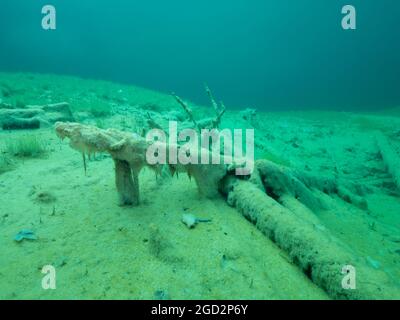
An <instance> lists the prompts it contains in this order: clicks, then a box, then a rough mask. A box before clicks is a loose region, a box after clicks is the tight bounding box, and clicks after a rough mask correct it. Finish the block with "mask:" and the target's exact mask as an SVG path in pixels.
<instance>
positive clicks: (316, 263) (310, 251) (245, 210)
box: [223, 177, 400, 299]
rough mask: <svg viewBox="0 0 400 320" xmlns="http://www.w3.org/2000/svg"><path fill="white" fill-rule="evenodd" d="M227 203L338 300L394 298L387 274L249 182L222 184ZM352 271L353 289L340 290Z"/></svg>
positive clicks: (396, 293) (399, 293)
mask: <svg viewBox="0 0 400 320" xmlns="http://www.w3.org/2000/svg"><path fill="white" fill-rule="evenodd" d="M223 186H224V187H223V191H224V192H225V193H226V194H227V197H228V203H229V204H230V205H233V206H235V207H236V208H237V209H238V210H239V211H240V212H241V213H242V214H243V216H244V217H245V218H246V219H248V220H249V221H251V222H252V223H253V224H254V225H255V226H256V227H257V228H258V229H259V230H260V231H262V232H263V233H264V234H265V235H266V236H268V237H269V238H270V239H271V240H272V241H274V242H275V243H276V244H277V245H278V246H279V247H280V248H282V249H283V250H285V251H286V252H287V253H288V254H289V256H290V257H291V259H292V260H293V262H294V263H296V264H297V265H298V266H299V267H300V268H301V269H302V270H303V272H304V273H305V274H306V275H307V276H308V277H309V278H310V279H311V280H312V281H313V282H315V283H316V284H317V285H319V286H320V287H321V288H323V289H324V290H325V291H326V292H327V293H328V294H329V295H330V296H331V297H333V298H336V299H394V298H400V289H399V287H396V286H395V285H394V284H393V283H392V279H390V278H389V277H388V276H387V274H386V273H385V272H383V271H380V270H375V269H372V268H371V267H369V266H367V265H366V263H365V262H364V261H362V260H361V259H360V258H358V257H357V256H356V255H355V254H353V253H352V252H351V251H350V249H348V246H346V245H344V244H342V243H341V242H340V241H339V240H338V239H335V238H334V237H332V236H330V235H329V233H327V232H323V231H321V230H319V228H317V226H315V225H314V224H313V223H310V222H307V221H304V220H302V219H300V218H299V217H298V216H297V215H295V214H293V212H291V211H290V210H288V209H286V208H285V207H283V206H282V205H280V204H279V203H278V202H276V201H275V200H274V199H272V198H271V197H269V196H267V195H266V194H265V193H264V192H263V191H262V190H261V189H260V188H259V187H257V186H256V185H255V184H253V183H251V182H249V181H243V180H238V179H236V178H233V177H227V178H226V179H225V182H224V185H223ZM349 265H350V266H353V267H354V268H355V272H356V273H355V275H356V280H355V283H356V288H355V289H345V288H343V286H342V282H343V279H344V277H345V275H344V274H343V273H342V270H343V268H345V267H346V266H349Z"/></svg>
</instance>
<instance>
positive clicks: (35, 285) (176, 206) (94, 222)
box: [0, 74, 400, 299]
mask: <svg viewBox="0 0 400 320" xmlns="http://www.w3.org/2000/svg"><path fill="white" fill-rule="evenodd" d="M0 89H1V90H2V91H1V94H2V95H3V97H2V98H1V97H0V99H2V100H4V101H5V102H7V103H12V104H14V105H24V104H43V103H50V102H60V101H67V102H69V103H70V105H71V108H72V109H73V111H74V115H75V116H76V118H77V120H79V121H81V122H84V123H90V124H95V125H98V126H101V127H113V128H118V129H123V130H132V131H135V130H136V129H137V127H140V125H141V123H138V119H137V117H135V114H137V112H138V111H140V110H148V111H149V112H151V113H152V114H153V116H154V117H156V120H158V121H161V122H162V121H164V122H165V119H163V117H162V116H161V115H165V114H169V113H171V112H178V113H179V112H181V111H182V110H180V108H179V106H177V105H176V103H175V102H174V101H173V99H172V98H171V97H170V96H169V95H165V94H162V93H157V92H153V91H150V90H146V89H142V88H137V87H132V86H121V85H118V84H113V83H107V82H103V81H92V80H82V79H78V78H73V77H56V76H50V75H32V74H0ZM192 106H193V105H192ZM193 109H194V112H195V115H196V117H198V118H201V117H204V116H210V107H208V108H203V107H201V106H193ZM211 110H212V109H211ZM211 115H212V114H211ZM222 127H227V128H255V146H256V158H267V159H269V160H272V161H274V162H276V163H279V164H284V165H286V166H290V167H293V168H296V169H299V170H304V171H306V172H310V173H312V174H315V175H317V176H324V177H325V176H326V177H336V178H338V179H341V180H342V181H345V182H352V183H357V184H358V185H360V186H363V187H365V188H368V190H370V191H369V192H368V193H366V195H365V200H366V201H367V203H368V209H360V208H358V207H357V206H354V205H352V204H350V203H347V202H345V201H343V199H341V198H338V197H335V196H332V197H328V196H326V195H321V197H324V199H325V200H326V201H327V203H328V204H329V206H328V208H327V209H326V210H324V211H321V212H318V213H316V214H314V213H310V212H305V213H304V217H306V218H307V219H310V220H311V221H312V222H313V223H315V224H316V225H318V228H320V229H321V230H326V232H329V233H330V234H332V235H333V236H334V237H336V238H337V239H339V240H341V241H342V242H343V243H345V244H346V245H347V246H348V247H349V250H351V251H352V252H354V254H355V255H358V256H359V257H360V258H361V259H364V260H365V262H366V263H367V264H369V265H370V266H371V267H373V268H375V269H378V270H381V271H384V272H385V273H387V274H388V275H389V277H390V278H391V279H393V283H394V284H395V285H399V280H398V279H400V238H399V234H400V215H399V214H398V213H399V211H400V194H399V191H398V190H397V188H396V187H395V185H394V182H393V179H392V178H391V176H390V175H389V173H388V172H387V168H386V167H385V164H384V163H383V161H382V159H381V157H380V156H379V150H378V149H377V146H376V142H375V139H374V132H375V131H376V130H379V131H381V132H383V133H384V134H385V135H386V136H387V137H388V138H389V139H390V141H391V143H392V146H393V148H394V149H395V150H396V152H399V154H400V131H399V128H400V118H399V117H397V116H396V115H393V114H392V113H382V114H379V113H376V114H361V113H337V112H319V111H309V112H285V113H263V112H260V111H259V112H258V114H257V117H256V118H255V119H254V121H253V122H251V123H250V122H249V121H248V120H246V119H244V118H243V115H242V114H241V113H240V112H238V111H235V110H229V106H228V112H227V113H226V115H225V116H224V118H223V122H222ZM24 135H35V136H37V137H39V138H40V139H42V141H45V144H46V149H47V152H46V154H44V155H43V156H41V157H38V158H23V159H21V158H13V162H14V168H13V170H11V171H7V172H5V173H0V243H1V248H0V253H1V259H0V298H3V299H4V298H11V299H20V298H43V299H45V298H83V299H90V298H130V299H152V298H160V297H165V298H172V299H196V298H197V299H208V298H216V299H229V298H233V299H235V298H237V299H326V298H328V297H327V295H326V294H325V293H324V292H323V291H322V290H321V289H320V288H318V287H317V286H316V285H314V284H313V283H312V282H311V281H310V280H309V279H308V278H307V277H306V276H305V275H304V274H303V273H302V272H301V271H300V270H299V269H298V268H297V267H296V266H295V265H293V264H292V263H291V261H290V259H289V258H288V257H287V255H286V254H285V253H284V252H283V251H282V250H280V249H279V248H277V247H276V245H275V244H274V243H272V242H271V241H270V240H269V239H268V238H266V237H265V236H264V235H262V234H261V233H260V232H259V231H258V230H257V229H256V228H255V227H254V226H253V225H252V224H250V223H249V222H248V221H246V220H245V219H244V218H243V217H242V216H241V215H240V214H239V213H238V212H237V211H236V210H235V209H233V208H231V207H229V206H228V205H227V204H226V202H225V200H224V199H223V198H222V197H221V198H218V199H215V200H206V199H202V198H201V197H200V196H199V195H198V193H197V189H196V186H195V183H194V181H190V180H189V179H188V178H187V176H186V175H180V176H179V178H178V179H177V178H172V179H170V178H160V177H159V178H158V179H157V180H156V177H155V176H154V174H153V173H152V172H150V171H146V170H144V171H143V172H142V173H141V177H140V179H141V181H140V185H141V194H142V204H141V205H140V206H139V207H135V208H129V207H125V208H122V207H119V206H118V205H117V195H116V192H115V186H114V174H113V163H112V160H111V159H110V158H109V157H108V156H107V155H97V156H96V158H95V159H92V160H91V161H89V162H88V171H87V174H86V176H85V174H84V169H83V164H82V157H81V155H80V154H79V153H78V152H76V151H74V150H72V149H70V148H69V147H68V144H67V142H61V141H59V139H58V138H57V137H56V136H55V134H54V131H53V130H52V129H51V128H47V129H40V130H34V131H12V132H7V131H0V149H4V145H6V141H9V139H14V140H18V137H20V136H24ZM2 152H3V153H5V154H7V151H2ZM293 209H294V211H296V210H297V211H298V212H301V211H302V210H303V209H302V208H293ZM184 213H192V214H194V215H196V216H198V217H201V218H209V219H211V220H212V221H211V222H210V223H200V224H199V225H197V226H196V228H194V229H191V230H189V229H187V228H186V226H185V225H183V224H182V222H181V216H182V214H184ZM22 229H30V230H32V231H34V232H35V234H36V235H37V236H38V239H37V240H33V241H29V240H24V241H23V242H21V243H18V242H16V241H14V240H13V238H14V236H15V235H16V234H17V233H18V232H19V231H20V230H22ZM47 264H51V265H53V266H55V267H56V271H57V289H56V290H47V291H46V290H43V289H42V288H41V280H42V277H43V275H42V273H41V269H42V267H43V266H44V265H47Z"/></svg>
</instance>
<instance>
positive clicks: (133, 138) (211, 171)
mask: <svg viewBox="0 0 400 320" xmlns="http://www.w3.org/2000/svg"><path fill="white" fill-rule="evenodd" d="M55 129H56V133H57V135H58V136H59V137H60V138H61V139H64V138H69V140H70V146H71V147H72V148H73V149H75V150H78V151H80V152H81V153H83V154H89V155H90V154H93V153H97V152H106V153H109V154H110V155H111V157H112V159H113V160H114V163H115V177H116V187H117V191H118V194H119V199H120V204H121V205H137V204H139V197H140V196H139V173H140V171H141V169H142V168H143V167H149V168H150V169H152V170H154V171H155V172H156V174H161V170H162V166H163V164H149V162H148V161H147V159H146V153H147V151H148V148H149V147H150V146H152V145H153V146H155V145H154V142H152V141H146V139H145V138H143V137H141V136H139V135H137V134H134V133H129V132H123V131H119V130H115V129H108V130H103V129H99V128H97V127H94V126H89V125H83V124H79V123H68V122H67V123H64V122H58V123H56V125H55ZM157 147H158V148H163V149H164V151H165V152H166V154H169V152H170V151H172V153H175V154H176V153H178V152H179V150H180V146H178V145H166V144H164V143H160V142H157ZM157 150H158V149H157ZM204 155H206V157H207V158H211V154H210V151H209V150H206V149H202V148H200V150H199V151H196V154H193V157H195V158H196V157H197V158H198V159H199V158H201V157H202V156H204ZM224 163H227V162H224ZM168 167H169V169H170V171H171V172H172V173H173V174H174V173H175V172H186V173H187V174H188V175H189V177H193V178H194V179H195V180H196V184H197V187H198V189H199V192H200V193H201V194H202V195H204V196H206V197H214V196H216V195H217V194H218V187H219V182H220V181H221V180H222V178H223V177H224V176H225V175H226V172H227V170H228V165H227V164H191V163H188V164H180V163H176V164H170V163H168Z"/></svg>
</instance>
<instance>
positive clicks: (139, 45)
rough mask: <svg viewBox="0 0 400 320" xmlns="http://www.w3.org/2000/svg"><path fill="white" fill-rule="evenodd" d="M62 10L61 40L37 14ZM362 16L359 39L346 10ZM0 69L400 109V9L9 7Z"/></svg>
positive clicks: (212, 0) (389, 2)
mask: <svg viewBox="0 0 400 320" xmlns="http://www.w3.org/2000/svg"><path fill="white" fill-rule="evenodd" d="M45 4H52V5H54V6H55V7H56V9H57V30H55V31H44V30H43V29H42V28H41V19H42V14H41V8H42V6H43V5H45ZM345 4H352V5H354V6H355V7H356V9H357V30H356V31H344V30H343V29H342V28H341V19H342V14H341V8H342V6H343V5H345ZM0 70H1V71H34V72H44V73H60V74H73V75H79V76H82V77H90V78H99V79H107V80H113V81H117V82H123V83H131V84H136V85H141V86H145V87H149V88H152V89H157V90H161V91H165V92H171V91H174V92H177V93H179V94H180V95H181V96H184V97H187V98H190V99H192V100H194V101H196V102H199V103H203V102H206V101H207V100H206V97H205V94H204V91H203V83H204V82H207V83H208V84H209V86H210V87H211V88H212V89H213V91H214V94H215V95H216V96H218V97H219V98H220V99H223V100H224V102H225V104H226V105H227V106H229V107H243V106H249V107H254V106H257V107H260V108H261V107H263V108H266V109H306V108H307V109H308V108H318V109H322V108H330V109H340V110H350V109H352V110H355V109H370V110H371V109H375V110H376V109H381V108H384V107H392V106H397V105H400V1H399V0H368V1H366V0H346V1H342V0H323V1H322V0H201V1H200V0H141V1H137V0H112V1H109V0H46V1H43V0H1V1H0Z"/></svg>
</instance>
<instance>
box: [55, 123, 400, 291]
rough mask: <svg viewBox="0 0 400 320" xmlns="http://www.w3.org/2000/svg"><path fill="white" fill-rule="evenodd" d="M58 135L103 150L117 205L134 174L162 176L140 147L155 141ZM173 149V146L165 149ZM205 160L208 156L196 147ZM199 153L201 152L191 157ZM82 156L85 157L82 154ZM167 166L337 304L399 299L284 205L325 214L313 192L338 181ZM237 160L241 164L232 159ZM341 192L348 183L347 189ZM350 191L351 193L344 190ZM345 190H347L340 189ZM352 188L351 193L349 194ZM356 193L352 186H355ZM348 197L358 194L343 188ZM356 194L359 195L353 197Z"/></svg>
mask: <svg viewBox="0 0 400 320" xmlns="http://www.w3.org/2000/svg"><path fill="white" fill-rule="evenodd" d="M55 128H56V133H57V135H58V136H59V137H60V138H62V139H64V138H68V139H69V140H70V146H71V147H72V148H73V149H75V150H78V151H79V152H81V153H82V154H83V155H85V154H89V155H90V154H93V153H97V152H106V153H109V154H110V155H111V157H112V159H113V160H114V163H115V181H116V188H117V191H118V194H119V201H120V205H138V204H139V201H140V195H139V173H140V171H141V169H142V168H143V167H149V168H150V169H152V170H153V171H154V172H155V173H156V174H161V171H162V168H163V166H162V165H159V164H149V163H148V162H147V161H146V150H147V149H148V148H149V146H151V145H154V144H157V143H161V142H149V141H146V140H145V139H144V138H143V137H141V136H139V135H137V134H134V133H128V132H122V131H119V130H115V129H108V130H102V129H99V128H96V127H93V126H86V125H82V124H79V123H62V122H59V123H56V126H55ZM167 148H168V150H171V149H172V151H173V152H177V151H178V149H179V148H181V147H180V146H179V145H168V146H167ZM200 152H201V153H207V155H210V154H209V153H211V151H209V150H206V149H201V150H200ZM196 156H199V155H196ZM84 158H85V156H84ZM225 163H226V161H222V162H221V164H186V165H183V164H167V166H168V168H169V170H170V172H171V173H172V174H175V173H178V172H186V173H187V174H188V176H189V177H193V178H194V179H195V180H196V184H197V186H198V189H199V191H200V193H201V194H204V195H205V196H208V197H212V196H216V195H217V194H218V192H221V193H222V194H224V195H225V196H226V198H227V202H228V204H230V205H232V206H235V207H236V208H237V209H238V211H239V212H241V213H242V215H243V216H244V217H245V218H246V219H248V220H249V221H251V222H252V223H253V224H254V225H255V226H256V227H257V228H258V229H259V230H260V231H261V232H263V233H264V234H265V235H266V236H267V237H269V238H270V239H271V240H272V241H273V242H275V243H276V244H277V245H278V246H279V247H280V248H282V249H283V250H285V251H286V252H288V254H289V256H290V258H291V259H292V261H293V263H295V264H296V265H298V266H299V268H300V269H301V270H303V272H304V273H305V274H306V275H307V276H308V277H309V278H310V279H311V280H312V281H313V282H314V283H316V284H317V285H319V286H320V287H321V288H323V289H324V290H325V291H326V292H327V293H328V294H329V295H330V296H331V297H333V298H336V299H375V298H379V299H393V298H400V289H399V287H398V286H397V285H396V284H393V283H392V281H391V279H390V278H389V276H388V275H387V274H386V273H385V272H384V271H382V270H375V269H373V268H371V267H369V266H368V265H367V264H366V262H365V261H364V260H363V259H362V257H359V256H357V255H356V254H354V253H353V252H352V250H351V249H350V248H349V247H348V246H347V245H346V244H344V243H342V242H341V241H340V240H338V239H336V238H334V237H333V236H332V235H331V234H330V233H329V232H328V231H327V230H321V229H320V228H318V227H317V226H316V224H315V221H318V218H317V217H314V218H313V219H311V220H308V219H302V217H301V216H299V215H297V214H296V212H294V211H291V210H290V208H288V207H285V204H287V203H289V202H290V201H288V200H290V199H293V200H295V201H299V202H300V203H303V204H304V205H305V206H307V207H308V208H310V210H311V211H312V212H318V211H319V210H323V209H324V206H325V204H324V203H323V201H322V200H321V199H320V198H319V197H318V196H317V195H316V194H315V190H319V191H320V192H324V193H326V194H327V195H333V194H337V195H339V196H340V195H341V194H342V196H343V192H342V191H340V189H341V188H342V187H341V186H340V185H339V184H338V182H337V181H335V180H331V179H323V178H317V177H313V176H310V175H307V174H304V173H302V172H299V171H296V170H292V169H289V168H286V167H283V166H279V165H276V164H274V163H273V162H270V161H266V160H262V161H257V162H256V163H255V170H254V171H253V173H252V174H251V176H250V177H238V176H236V175H235V174H234V172H235V171H234V169H235V168H237V165H236V164H235V161H233V164H232V165H227V164H225ZM237 163H240V161H238V162H237ZM346 187H347V186H346ZM350 189H351V188H350ZM346 190H348V189H346ZM352 191H353V190H352ZM354 191H357V188H355V189H354ZM348 193H349V194H350V195H347V196H349V197H350V198H349V199H348V200H351V198H352V197H353V196H354V197H356V196H358V195H357V194H353V193H352V192H351V191H348ZM356 193H357V192H356ZM349 265H350V266H351V267H354V268H355V270H356V272H357V287H356V289H354V290H352V289H346V288H344V287H343V278H344V277H345V275H344V274H343V273H342V270H343V268H345V267H346V266H349Z"/></svg>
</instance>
